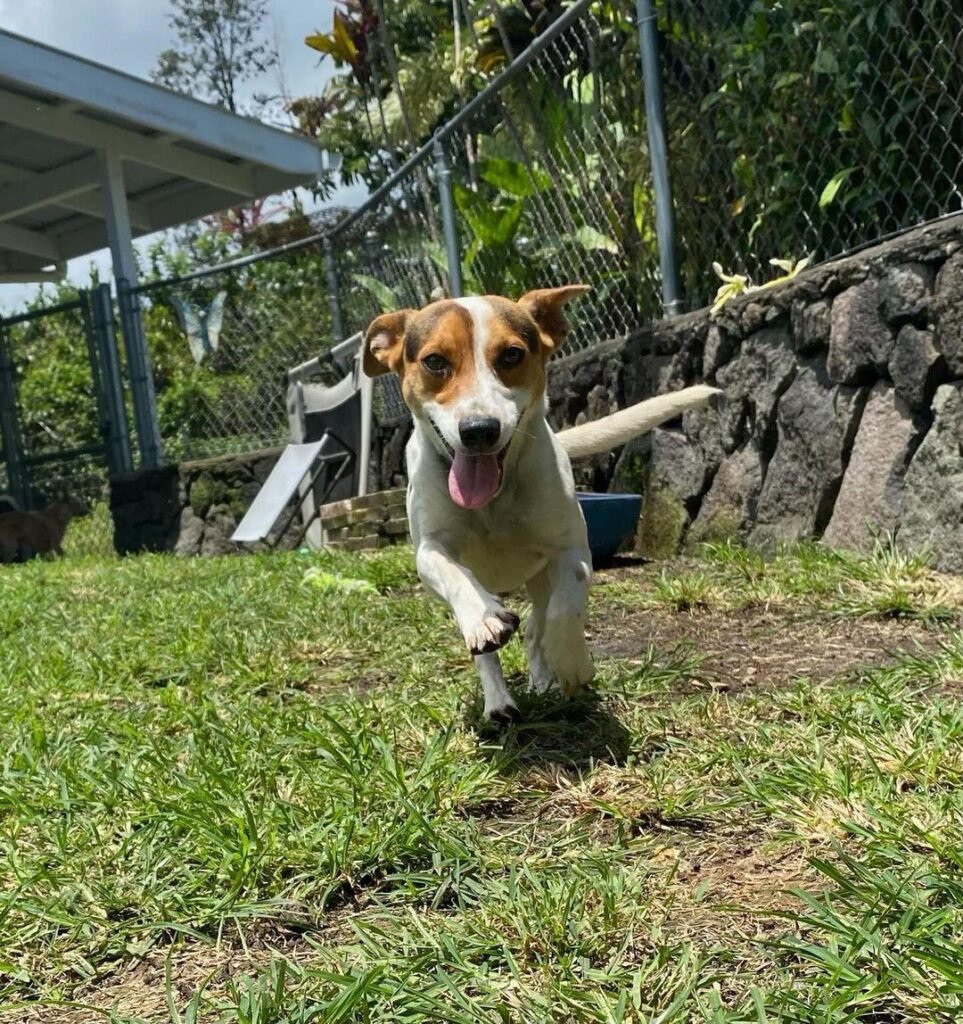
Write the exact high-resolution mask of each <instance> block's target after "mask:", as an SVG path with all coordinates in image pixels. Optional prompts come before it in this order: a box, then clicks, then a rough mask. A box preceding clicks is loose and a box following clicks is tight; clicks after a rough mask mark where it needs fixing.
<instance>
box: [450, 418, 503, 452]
mask: <svg viewBox="0 0 963 1024" xmlns="http://www.w3.org/2000/svg"><path fill="white" fill-rule="evenodd" d="M501 433H502V425H501V423H499V422H498V420H497V419H495V417H494V416H466V417H465V418H464V419H463V420H462V421H461V422H460V423H459V424H458V436H459V437H460V438H461V443H462V444H463V445H464V446H465V447H466V448H467V449H468V451H472V452H484V451H487V450H489V449H490V448H494V447H495V445H496V444H498V438H499V437H500V436H501Z"/></svg>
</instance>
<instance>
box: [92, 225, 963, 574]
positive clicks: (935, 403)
mask: <svg viewBox="0 0 963 1024" xmlns="http://www.w3.org/2000/svg"><path fill="white" fill-rule="evenodd" d="M700 380H706V381H708V382H711V383H716V384H718V386H719V387H720V388H722V389H723V390H724V392H725V397H726V401H725V403H724V405H722V407H721V408H719V409H712V410H708V411H704V412H699V413H692V414H688V415H687V416H685V417H684V418H683V420H682V421H680V422H678V423H674V424H668V425H667V426H666V427H665V428H664V429H661V430H657V431H654V432H653V433H652V434H651V435H650V436H648V437H644V438H640V439H639V440H638V441H635V442H632V443H631V444H629V445H626V446H625V447H624V448H623V449H621V450H620V451H616V452H612V453H607V454H604V455H601V456H598V457H597V458H595V459H592V460H587V461H585V462H582V463H579V464H578V465H577V466H576V467H575V468H576V476H577V479H578V481H579V483H580V485H581V486H583V487H584V488H586V489H590V490H599V491H605V490H616V491H634V492H641V493H643V494H644V495H645V502H644V508H643V516H642V520H641V522H640V526H639V533H638V536H637V547H638V548H639V550H640V551H641V552H642V553H644V554H648V555H651V556H663V555H667V554H670V553H672V552H674V551H675V550H677V549H678V548H679V547H681V546H685V545H686V544H689V543H692V542H697V541H703V540H709V539H718V538H725V537H737V538H739V539H743V540H746V541H748V542H749V543H751V544H753V545H756V546H758V547H760V548H762V549H764V550H770V549H772V547H773V546H774V545H776V544H777V543H780V542H783V541H795V540H799V539H803V538H807V537H823V538H824V539H825V540H826V541H827V542H828V543H831V544H833V545H835V546H839V547H853V548H859V547H865V546H866V545H867V544H869V543H871V538H872V533H873V531H887V532H893V533H895V534H896V535H897V539H898V540H899V542H900V543H901V544H902V545H903V546H905V547H906V548H908V549H909V550H919V549H923V548H928V549H931V550H932V551H933V553H934V555H935V557H936V560H937V563H938V564H939V565H940V566H941V567H942V568H944V569H947V570H951V571H958V572H963V454H961V453H963V217H959V218H954V219H952V220H947V221H944V222H942V223H940V224H939V225H936V226H931V227H928V228H921V229H917V230H915V231H912V232H909V233H907V234H905V235H903V236H901V237H900V238H898V239H896V240H894V241H892V242H889V243H886V244H883V245H879V246H876V247H874V248H871V249H867V250H865V251H864V252H862V253H859V254H857V255H855V256H852V257H848V258H846V259H842V260H837V261H834V262H832V263H827V264H824V265H822V266H820V267H816V268H813V269H811V270H808V271H805V272H803V274H801V275H799V276H798V277H797V278H795V279H793V280H792V281H790V282H787V283H785V284H783V285H781V286H778V287H773V288H771V289H767V290H765V291H762V292H759V293H754V294H750V295H747V296H744V297H741V298H739V299H737V300H733V301H732V302H730V303H728V304H727V305H726V306H725V307H724V308H723V310H722V311H721V312H720V314H719V315H718V316H716V317H710V315H709V313H708V311H707V310H699V311H696V312H693V313H690V314H687V315H685V316H681V317H677V318H675V319H673V320H668V321H660V322H657V323H654V324H652V325H651V326H649V327H647V328H646V329H644V330H641V331H639V332H637V333H636V334H633V335H632V336H631V337H629V338H627V339H625V340H619V341H611V342H605V343H603V344H601V345H599V346H597V347H596V348H594V349H593V350H591V351H589V352H579V353H574V354H572V355H569V356H565V357H563V358H560V359H556V360H553V361H552V363H551V364H550V367H549V401H550V413H549V417H550V419H551V421H552V423H553V425H554V426H555V427H556V428H560V427H563V426H568V425H572V424H576V423H581V422H584V421H585V420H588V419H596V418H598V417H600V416H604V415H606V414H607V413H609V412H613V411H615V410H616V409H619V408H623V407H625V406H626V405H630V404H632V403H634V402H637V401H641V400H642V399H644V398H647V397H650V396H652V395H655V394H659V393H661V392H664V391H667V390H669V389H674V388H679V387H683V386H685V385H686V384H690V383H694V382H696V381H700ZM409 433H410V424H409V423H405V422H396V423H394V424H391V425H387V426H385V427H382V428H380V429H379V430H378V431H376V434H375V448H374V452H373V459H372V463H373V467H372V468H373V469H374V470H375V471H376V472H375V473H374V474H373V475H374V479H373V480H372V485H373V486H378V487H380V488H382V489H385V490H388V489H391V488H395V487H398V486H400V485H403V484H404V483H405V482H406V478H405V469H404V445H405V442H406V440H407V437H408V435H409ZM278 454H279V451H278V450H271V451H264V452H257V453H254V454H252V455H246V456H231V457H225V458H222V459H209V460H206V461H204V462H194V463H186V464H184V465H183V466H181V467H179V468H166V469H162V470H156V471H152V472H150V473H146V474H135V475H133V476H131V477H127V478H120V479H118V480H115V481H114V487H113V495H112V500H111V504H112V508H113V511H114V516H115V522H116V544H117V547H118V550H120V551H122V552H128V551H137V550H154V551H177V552H178V553H181V554H221V553H225V552H228V551H234V550H237V547H236V545H232V544H231V543H230V541H229V539H228V538H229V537H230V535H231V533H232V532H233V530H234V528H235V526H236V524H237V522H238V521H239V520H240V518H241V516H242V515H243V513H244V511H245V510H246V508H247V507H248V505H249V504H250V502H251V500H252V499H253V497H254V495H255V494H256V493H257V491H258V489H259V487H260V486H261V484H262V483H263V481H264V479H265V478H266V477H267V475H268V473H269V472H270V470H271V468H272V467H273V465H274V462H275V461H276V459H277V457H278ZM339 504H340V503H339ZM399 507H400V506H399ZM362 511H363V510H361V509H359V508H354V507H352V508H351V509H341V510H340V511H338V512H331V513H330V517H331V518H334V519H337V517H338V516H346V515H349V514H350V515H354V514H360V513H361V512H362ZM396 511H397V510H395V511H393V512H392V513H391V515H390V516H388V517H387V519H385V518H384V513H383V510H381V509H379V510H377V511H376V512H375V511H368V512H365V515H366V516H367V517H368V519H370V518H371V516H374V517H375V519H378V517H381V518H380V519H378V521H379V522H381V523H392V524H393V525H392V526H391V530H387V529H386V528H383V527H381V526H378V527H377V529H373V530H372V529H369V527H370V526H371V523H370V522H368V520H365V521H361V520H360V519H359V520H358V521H356V522H355V521H349V520H347V519H346V520H345V521H344V522H338V523H337V524H336V525H330V524H329V536H331V537H332V538H333V539H335V540H336V541H338V542H339V543H340V542H348V541H350V542H352V544H351V545H350V546H362V545H361V544H356V543H354V542H355V541H367V542H369V543H368V544H367V546H374V543H375V542H379V543H380V541H381V540H386V538H388V537H392V538H393V537H394V536H401V535H402V534H401V525H400V523H395V522H394V520H397V519H398V518H399V516H400V514H401V513H400V512H399V513H398V514H397V515H396V514H395V512H396ZM352 530H355V532H354V533H352V532H351V531H352ZM395 530H397V531H398V532H397V533H395V532H392V531H395ZM359 531H362V532H359ZM297 532H298V528H297V526H296V527H295V528H294V529H293V530H292V531H290V533H289V535H288V536H287V537H285V538H283V540H282V542H281V546H282V547H284V546H290V545H291V544H293V543H294V541H295V539H296V534H297ZM246 550H249V549H247V548H246Z"/></svg>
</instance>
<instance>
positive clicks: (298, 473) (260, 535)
mask: <svg viewBox="0 0 963 1024" xmlns="http://www.w3.org/2000/svg"><path fill="white" fill-rule="evenodd" d="M324 442H325V438H321V440H320V441H311V442H310V443H308V444H289V445H288V446H287V448H285V449H284V451H283V452H282V453H281V458H279V459H278V461H277V463H276V465H275V467H274V469H272V470H271V475H270V476H269V477H268V478H267V480H265V481H264V486H263V487H262V488H261V489H260V491H258V494H257V497H256V498H255V499H254V501H252V502H251V507H250V508H249V509H248V510H247V512H246V513H245V514H244V518H243V519H242V520H241V521H240V523H238V527H237V529H236V530H235V531H234V534H233V536H232V537H231V540H233V541H236V542H237V543H239V544H251V543H253V542H254V541H258V540H264V538H265V537H267V535H268V534H269V533H270V532H271V527H272V526H274V524H275V523H276V522H277V521H278V519H279V518H280V516H281V513H282V512H283V511H284V509H285V507H286V506H287V504H288V502H289V501H290V500H291V499H292V498H293V497H294V495H295V492H296V491H297V489H298V484H299V483H300V482H301V481H302V480H303V479H304V477H305V476H306V475H307V474H308V473H309V472H310V470H311V467H312V465H314V462H315V460H316V459H317V457H318V454H319V453H320V451H321V446H322V445H323V444H324Z"/></svg>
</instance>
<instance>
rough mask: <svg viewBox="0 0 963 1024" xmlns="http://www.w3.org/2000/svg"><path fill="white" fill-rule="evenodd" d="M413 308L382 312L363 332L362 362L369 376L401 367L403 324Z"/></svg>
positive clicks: (394, 370)
mask: <svg viewBox="0 0 963 1024" xmlns="http://www.w3.org/2000/svg"><path fill="white" fill-rule="evenodd" d="M413 312H414V310H413V309H399V310H398V311H397V312H395V313H382V314H381V316H379V317H378V318H377V319H376V320H372V321H371V323H370V324H369V325H368V329H367V330H366V331H365V332H364V354H363V357H362V364H363V366H364V372H365V373H366V374H367V375H368V376H369V377H378V376H380V375H381V374H382V373H391V372H394V373H397V372H398V371H399V370H400V369H401V363H402V357H403V355H404V353H403V351H402V338H403V337H404V333H405V324H406V323H407V322H408V317H409V316H411V314H412V313H413Z"/></svg>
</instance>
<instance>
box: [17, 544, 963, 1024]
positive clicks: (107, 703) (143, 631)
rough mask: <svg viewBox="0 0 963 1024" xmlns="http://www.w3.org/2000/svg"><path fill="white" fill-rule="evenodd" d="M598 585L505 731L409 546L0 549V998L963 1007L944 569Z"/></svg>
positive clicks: (950, 640) (573, 1012)
mask: <svg viewBox="0 0 963 1024" xmlns="http://www.w3.org/2000/svg"><path fill="white" fill-rule="evenodd" d="M316 565H321V566H322V567H323V568H324V569H325V570H326V571H327V572H329V573H338V574H342V575H344V576H347V577H351V578H357V579H364V580H366V581H368V582H369V583H370V584H371V585H372V586H373V587H375V588H376V590H377V594H372V593H370V592H368V593H365V592H360V591H347V590H346V591H344V592H342V593H338V592H332V591H331V590H330V588H328V589H325V590H322V589H319V588H318V587H316V586H312V585H311V584H310V583H305V582H304V575H305V571H306V569H308V568H309V567H313V566H316ZM600 584H601V585H600V586H598V587H596V588H595V590H594V591H593V598H592V620H593V629H594V635H593V644H594V646H595V648H596V651H597V662H598V668H599V678H598V686H597V690H596V692H595V693H594V694H592V695H588V696H586V697H585V698H584V699H582V700H580V701H578V702H575V703H574V704H567V703H564V702H561V701H559V700H556V699H553V698H537V697H535V696H533V695H530V694H526V693H524V692H522V693H521V694H520V702H521V704H522V706H523V709H524V711H525V713H526V722H525V723H524V724H523V725H520V726H518V727H516V728H513V729H511V730H510V731H508V732H507V733H497V732H492V731H491V730H489V729H488V728H486V727H485V726H484V724H483V723H482V722H481V719H480V704H479V700H478V697H477V693H476V691H477V685H476V683H475V681H474V678H473V674H472V670H471V666H470V665H469V664H468V663H467V658H466V656H465V654H464V652H463V649H462V647H461V643H460V641H459V639H458V637H457V636H456V635H455V632H454V629H453V627H452V625H451V623H450V621H449V619H448V617H447V613H446V612H445V610H444V608H442V607H441V606H440V605H438V604H436V603H433V602H430V601H428V600H427V599H426V598H425V596H424V594H423V592H422V591H421V589H420V588H419V587H418V585H417V582H416V580H415V578H414V575H413V570H412V565H411V557H410V552H408V551H407V550H405V549H398V550H391V551H388V552H384V553H378V554H376V555H372V556H362V555H355V556H349V555H341V554H333V553H327V554H325V555H323V556H322V555H311V556H305V555H299V554H293V553H292V554H283V555H282V554H278V555H273V556H269V557H260V556H258V557H250V558H227V559H205V560H200V559H199V560H178V559H172V558H162V557H143V558H138V559H128V560H116V559H113V560H106V559H105V560H95V559H83V558H76V559H71V560H68V561H65V562H61V563H31V564H28V565H25V566H17V567H11V568H10V569H8V570H6V571H3V572H0V735H2V736H3V737H4V752H3V754H2V757H0V1022H4V1021H6V1020H9V1021H11V1022H12V1021H17V1022H18V1024H19V1022H21V1021H23V1022H29V1021H43V1022H45V1024H47V1022H51V1024H67V1022H69V1024H79V1022H86V1021H109V1022H112V1024H122V1022H123V1024H134V1022H136V1024H141V1022H160V1021H171V1022H178V1024H181V1022H183V1024H214V1022H217V1024H228V1022H231V1024H233V1022H237V1024H255V1022H256V1024H308V1022H320V1021H324V1022H339V1021H344V1022H349V1021H350V1022H354V1021H359V1022H372V1024H373V1022H386V1024H387V1022H418V1021H452V1022H466V1024H467V1022H480V1021H492V1022H506V1021H512V1022H516V1021H517V1022H528V1021H538V1022H541V1021H575V1022H582V1021H585V1022H587V1021H593V1022H594V1021H599V1022H603V1021H604V1022H620V1021H638V1022H643V1021H645V1022H650V1021H651V1022H662V1024H681V1022H690V1021H707V1022H719V1024H723V1022H725V1024H736V1022H757V1024H758V1022H765V1021H769V1022H773V1021H793V1022H812V1024H815V1022H817V1021H818V1022H832V1024H843V1022H850V1021H866V1022H869V1021H872V1022H876V1024H882V1022H887V1024H888V1022H918V1024H924V1022H926V1024H930V1022H940V1021H946V1022H950V1021H957V1020H959V1019H961V1017H963V952H961V950H963V944H961V940H963V911H961V909H960V908H961V907H963V853H961V851H963V789H961V786H963V710H961V707H960V703H959V696H960V693H961V692H963V686H961V683H960V681H961V680H963V641H961V639H960V636H959V634H958V632H957V625H958V609H959V589H958V584H957V583H956V582H955V581H952V580H948V579H946V578H943V577H940V576H938V575H937V574H935V573H933V572H932V571H931V570H930V569H929V568H928V567H927V565H926V563H925V561H924V560H920V559H909V558H905V557H904V556H902V555H901V554H900V553H899V552H898V551H897V550H895V549H894V548H892V547H891V546H887V545H885V544H880V545H879V547H878V548H877V550H876V551H875V552H874V553H872V554H871V555H869V556H866V557H857V556H850V555H836V554H830V553H828V552H826V551H823V550H822V549H820V548H818V547H807V548H800V549H795V550H793V551H790V552H786V553H784V554H783V555H781V556H780V557H778V558H776V559H774V560H772V561H770V562H763V561H762V560H760V559H758V558H756V557H755V556H753V555H752V554H750V553H748V552H745V551H743V550H742V549H739V548H736V547H732V546H727V545H722V546H714V547H709V548H707V549H706V550H705V551H704V552H703V554H702V556H701V557H700V558H699V559H698V560H690V561H685V562H679V563H677V564H674V565H671V566H668V567H664V568H655V567H645V568H644V569H633V570H625V569H620V570H618V571H617V572H615V573H607V574H602V576H601V579H600ZM649 628H652V629H658V630H661V631H662V632H661V633H659V634H658V636H657V637H656V639H652V638H650V637H649V636H648V634H646V633H645V630H646V629H649ZM660 638H661V639H660ZM667 638H671V639H667ZM777 644H778V645H781V646H780V648H779V649H780V651H783V652H784V656H783V655H781V656H780V659H778V663H777V661H776V660H774V659H773V657H772V653H773V649H774V648H775V646H777ZM814 648H819V650H815V651H814ZM839 650H842V652H843V655H845V657H842V660H840V658H839V657H836V655H835V654H834V657H833V658H832V659H830V658H829V657H828V655H827V656H826V657H819V656H818V655H820V653H821V652H822V653H823V654H825V652H826V651H834V652H837V651H839ZM505 662H506V667H507V669H508V670H510V671H512V672H515V673H520V671H521V669H522V667H523V660H522V656H521V651H520V645H519V644H518V643H517V641H513V642H512V644H511V645H509V647H508V648H507V650H506V658H505ZM750 663H751V664H752V665H753V666H756V669H757V671H756V672H755V674H754V675H752V676H751V684H750V683H746V682H745V680H744V679H743V678H742V676H740V675H739V668H740V666H741V665H745V664H750ZM713 673H714V674H713ZM737 677H738V679H737ZM746 678H749V677H746ZM707 680H711V685H710V683H709V682H707ZM737 683H738V685H737ZM518 685H520V683H519V684H518Z"/></svg>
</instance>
